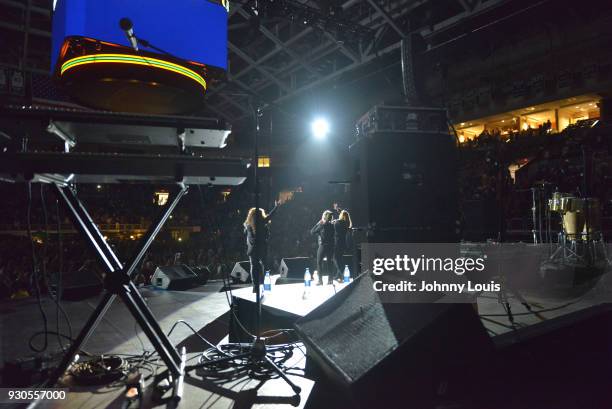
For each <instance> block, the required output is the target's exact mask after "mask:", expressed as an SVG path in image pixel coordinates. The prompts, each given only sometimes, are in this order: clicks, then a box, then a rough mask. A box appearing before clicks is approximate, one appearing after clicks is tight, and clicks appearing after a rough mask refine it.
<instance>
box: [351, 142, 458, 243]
mask: <svg viewBox="0 0 612 409" xmlns="http://www.w3.org/2000/svg"><path fill="white" fill-rule="evenodd" d="M350 152H351V157H352V163H353V170H352V180H351V202H352V213H351V217H352V219H353V225H354V226H355V227H356V228H358V229H362V230H363V231H365V232H366V233H367V235H365V237H364V238H365V239H366V240H367V241H368V242H380V243H384V242H456V241H457V234H458V232H457V227H458V226H457V220H458V199H457V183H456V164H455V159H456V157H455V155H456V147H455V141H454V139H453V138H452V137H451V136H450V135H449V134H448V133H443V132H420V131H415V132H408V131H407V132H391V131H388V132H374V133H372V134H371V135H369V136H368V137H363V138H360V139H359V140H358V141H357V142H355V143H354V144H353V145H352V146H351V148H350Z"/></svg>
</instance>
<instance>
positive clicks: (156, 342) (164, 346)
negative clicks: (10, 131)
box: [45, 183, 188, 403]
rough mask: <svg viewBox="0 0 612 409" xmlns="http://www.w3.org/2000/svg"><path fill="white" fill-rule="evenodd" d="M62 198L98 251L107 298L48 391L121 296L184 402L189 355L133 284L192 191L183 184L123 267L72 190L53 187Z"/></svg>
mask: <svg viewBox="0 0 612 409" xmlns="http://www.w3.org/2000/svg"><path fill="white" fill-rule="evenodd" d="M53 186H55V189H56V192H57V194H58V196H59V197H60V198H61V199H62V201H63V203H64V204H65V205H66V208H67V209H68V210H69V215H70V218H71V220H72V223H73V224H74V225H75V227H76V228H77V230H78V231H79V232H80V234H81V235H82V237H83V238H84V239H85V240H86V241H87V243H88V244H89V246H90V247H91V248H92V250H94V252H95V254H96V257H97V258H98V260H99V261H100V263H101V264H102V265H103V267H104V269H105V270H106V276H105V279H104V289H105V292H104V295H103V297H102V300H101V301H100V303H99V304H98V306H97V307H96V309H95V310H94V311H93V313H92V314H91V315H90V317H89V318H88V320H87V323H86V324H85V326H84V327H83V328H82V329H81V332H80V333H79V335H78V336H77V338H76V339H75V340H74V342H73V343H72V345H70V348H69V349H68V351H67V352H66V354H65V355H64V357H63V358H62V361H61V363H60V364H59V366H58V367H57V368H56V369H55V371H54V372H53V373H52V374H51V376H50V377H49V379H48V380H47V381H46V383H45V386H46V387H53V386H55V385H56V384H57V382H58V381H59V380H60V379H61V378H62V376H63V375H64V373H65V372H66V371H67V370H68V368H69V367H70V366H71V364H72V363H73V361H74V357H75V355H76V354H77V353H78V352H79V351H80V350H81V347H82V346H83V345H84V344H85V343H87V340H88V339H89V337H90V336H91V335H92V333H93V332H94V330H95V329H96V327H97V326H98V324H99V323H100V321H101V319H102V317H103V316H104V314H105V313H106V312H107V311H108V309H109V307H110V306H111V304H112V303H113V301H114V300H115V298H116V297H117V296H118V297H119V298H121V300H122V301H123V303H124V304H125V305H126V307H127V308H128V310H129V311H130V314H132V316H133V317H134V319H136V322H137V323H138V324H139V325H140V328H142V330H143V331H144V333H145V334H146V336H147V338H148V339H149V341H150V342H151V344H153V346H154V348H155V350H156V351H157V353H158V354H159V356H160V358H161V359H162V360H163V361H164V363H165V364H166V366H167V367H168V373H169V375H170V376H171V377H172V378H171V379H169V381H170V384H171V385H172V386H173V395H172V399H173V400H174V401H175V402H176V403H178V401H180V399H181V395H182V390H183V385H182V382H183V378H184V368H185V362H184V361H185V353H184V351H183V352H182V353H180V354H179V352H178V351H177V350H176V348H174V346H173V345H172V343H171V342H170V340H169V339H168V337H167V336H166V334H164V332H163V331H162V329H161V327H160V326H159V324H158V322H157V320H156V319H155V317H154V316H153V313H152V312H151V310H150V309H149V307H148V306H147V304H146V302H145V300H144V299H143V297H142V296H141V295H140V293H139V292H138V288H137V287H136V285H135V284H134V283H133V282H132V278H133V276H134V271H135V270H136V268H137V266H138V265H139V264H140V262H141V261H142V259H143V257H144V255H145V254H146V252H147V250H148V249H149V247H150V246H151V243H153V240H154V239H155V237H156V236H157V234H158V233H159V231H160V230H161V228H162V226H163V225H164V223H165V222H166V220H167V219H168V217H169V216H170V214H171V213H172V211H173V210H174V208H175V207H176V205H177V204H178V202H179V200H180V199H181V198H182V197H183V196H184V195H185V194H186V193H187V190H188V187H187V186H186V185H184V184H183V183H179V187H178V190H177V191H176V192H175V193H174V194H173V197H171V198H170V199H169V200H168V202H167V203H166V205H165V206H164V207H163V208H162V210H161V212H160V214H159V215H158V217H157V218H156V219H155V220H154V221H153V223H152V224H151V226H150V227H149V229H148V231H147V232H146V234H145V235H144V236H143V237H142V239H141V240H140V243H139V245H138V246H137V248H136V251H135V252H134V255H133V256H132V258H131V260H130V261H129V262H128V263H127V264H126V265H125V266H123V265H122V264H121V262H120V261H119V259H118V258H117V256H116V255H115V253H114V252H113V250H112V249H111V248H110V246H109V245H108V243H107V242H106V240H104V237H103V236H102V234H101V233H100V230H98V227H97V226H96V224H95V223H94V222H93V220H92V219H91V217H90V216H89V214H88V213H87V210H86V209H85V207H84V206H83V204H82V203H81V202H80V201H79V199H78V198H77V196H76V195H75V193H74V192H73V191H72V189H71V188H70V186H68V185H66V184H62V183H53Z"/></svg>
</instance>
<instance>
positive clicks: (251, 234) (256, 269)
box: [244, 201, 280, 291]
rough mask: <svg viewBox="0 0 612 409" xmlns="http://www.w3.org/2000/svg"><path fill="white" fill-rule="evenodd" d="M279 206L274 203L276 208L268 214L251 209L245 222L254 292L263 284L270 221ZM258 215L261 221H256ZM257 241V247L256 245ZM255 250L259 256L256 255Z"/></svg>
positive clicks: (261, 210)
mask: <svg viewBox="0 0 612 409" xmlns="http://www.w3.org/2000/svg"><path fill="white" fill-rule="evenodd" d="M279 206H280V203H279V202H278V201H277V202H274V208H273V209H272V210H270V212H269V213H266V211H265V210H264V209H262V208H259V212H257V211H256V209H255V208H254V207H251V208H250V209H249V212H248V213H247V217H246V219H245V221H244V234H245V235H246V244H247V256H249V263H250V264H251V268H250V273H251V281H252V282H253V291H255V290H256V286H257V285H258V284H259V283H262V282H263V274H264V271H265V265H266V258H267V256H268V242H269V240H270V220H271V219H272V215H273V214H274V212H276V210H277V209H278V207H279ZM257 213H259V220H257V219H256V214H257ZM258 228H260V229H261V231H260V232H257V229H258ZM256 241H257V246H256V245H255V244H256ZM255 250H257V253H258V254H255Z"/></svg>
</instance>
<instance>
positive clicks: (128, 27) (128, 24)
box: [119, 17, 138, 51]
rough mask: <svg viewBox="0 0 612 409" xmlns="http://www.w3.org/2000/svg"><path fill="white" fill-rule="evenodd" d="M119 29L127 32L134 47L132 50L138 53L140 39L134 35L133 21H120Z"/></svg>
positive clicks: (127, 19)
mask: <svg viewBox="0 0 612 409" xmlns="http://www.w3.org/2000/svg"><path fill="white" fill-rule="evenodd" d="M119 27H120V28H121V30H123V31H124V32H125V35H126V37H127V38H128V41H129V42H130V44H131V45H132V48H133V49H134V50H136V51H138V39H137V38H136V36H135V35H134V24H132V20H130V19H129V18H127V17H123V18H122V19H121V20H119Z"/></svg>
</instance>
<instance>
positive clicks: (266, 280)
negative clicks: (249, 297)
mask: <svg viewBox="0 0 612 409" xmlns="http://www.w3.org/2000/svg"><path fill="white" fill-rule="evenodd" d="M264 291H272V279H271V278H270V270H268V271H266V275H265V276H264Z"/></svg>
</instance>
